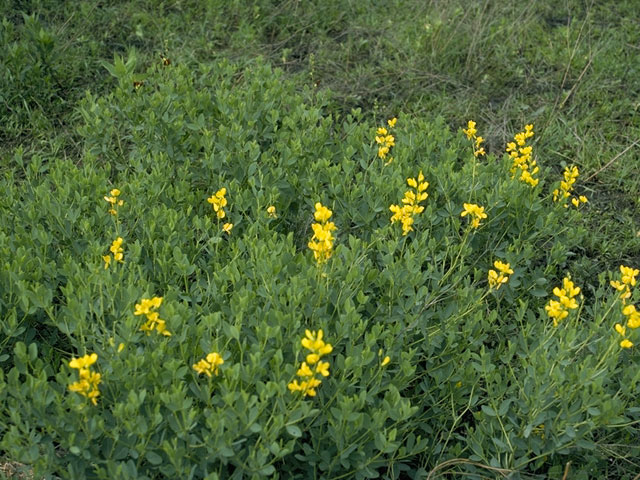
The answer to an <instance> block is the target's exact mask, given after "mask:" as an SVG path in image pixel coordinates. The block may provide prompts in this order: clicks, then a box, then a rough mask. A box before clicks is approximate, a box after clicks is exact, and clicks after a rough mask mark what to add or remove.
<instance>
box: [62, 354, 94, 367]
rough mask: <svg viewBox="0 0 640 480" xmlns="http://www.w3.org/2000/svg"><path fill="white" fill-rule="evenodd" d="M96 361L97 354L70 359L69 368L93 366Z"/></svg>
mask: <svg viewBox="0 0 640 480" xmlns="http://www.w3.org/2000/svg"><path fill="white" fill-rule="evenodd" d="M97 361H98V354H96V353H92V354H91V355H85V356H84V357H80V358H72V359H71V360H70V361H69V366H70V367H71V368H76V369H81V368H87V367H90V366H91V365H93V364H94V363H96V362H97Z"/></svg>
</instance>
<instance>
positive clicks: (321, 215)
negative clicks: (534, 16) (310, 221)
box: [313, 202, 333, 222]
mask: <svg viewBox="0 0 640 480" xmlns="http://www.w3.org/2000/svg"><path fill="white" fill-rule="evenodd" d="M315 207H316V211H315V213H314V214H313V217H314V218H315V219H316V222H326V221H327V220H329V218H331V215H332V214H333V212H331V210H329V209H328V208H327V207H325V206H323V205H322V204H321V203H320V202H317V203H316V205H315Z"/></svg>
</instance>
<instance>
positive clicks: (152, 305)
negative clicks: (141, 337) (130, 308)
mask: <svg viewBox="0 0 640 480" xmlns="http://www.w3.org/2000/svg"><path fill="white" fill-rule="evenodd" d="M160 305H162V297H153V298H143V299H142V300H140V303H136V310H135V311H134V312H133V314H134V315H145V316H146V317H147V321H146V322H145V323H144V324H143V325H142V326H141V327H140V330H142V331H143V332H147V335H150V334H151V332H152V331H153V330H156V331H157V332H158V333H160V334H162V335H164V336H166V337H170V336H171V332H169V331H168V330H167V326H166V324H165V321H164V320H162V319H161V318H160V314H159V313H158V312H156V311H155V310H156V309H157V308H160Z"/></svg>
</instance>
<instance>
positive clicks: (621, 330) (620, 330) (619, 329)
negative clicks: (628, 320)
mask: <svg viewBox="0 0 640 480" xmlns="http://www.w3.org/2000/svg"><path fill="white" fill-rule="evenodd" d="M615 329H616V332H618V333H619V334H620V335H622V336H623V337H624V336H625V334H626V333H627V329H626V328H625V327H623V326H622V325H620V324H619V323H616V326H615Z"/></svg>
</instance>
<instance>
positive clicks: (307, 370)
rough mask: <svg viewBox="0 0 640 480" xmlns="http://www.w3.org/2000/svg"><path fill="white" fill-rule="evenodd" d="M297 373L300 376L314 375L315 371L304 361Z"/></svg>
mask: <svg viewBox="0 0 640 480" xmlns="http://www.w3.org/2000/svg"><path fill="white" fill-rule="evenodd" d="M296 375H298V376H299V377H313V371H312V370H311V368H309V365H307V363H306V362H302V365H301V366H300V368H299V369H298V371H297V372H296Z"/></svg>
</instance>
